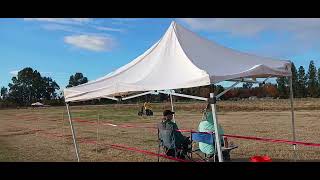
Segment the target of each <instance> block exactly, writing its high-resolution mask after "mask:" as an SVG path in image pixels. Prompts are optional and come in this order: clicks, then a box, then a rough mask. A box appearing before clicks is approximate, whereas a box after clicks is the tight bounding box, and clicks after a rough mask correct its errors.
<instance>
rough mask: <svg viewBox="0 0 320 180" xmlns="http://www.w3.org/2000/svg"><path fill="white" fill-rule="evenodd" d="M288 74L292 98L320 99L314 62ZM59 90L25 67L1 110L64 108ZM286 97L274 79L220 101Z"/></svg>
mask: <svg viewBox="0 0 320 180" xmlns="http://www.w3.org/2000/svg"><path fill="white" fill-rule="evenodd" d="M291 71H292V85H293V94H294V97H295V98H305V97H312V98H319V97H320V68H318V69H317V68H316V66H315V64H314V61H310V63H309V67H308V71H307V72H306V71H305V69H304V67H303V66H299V68H298V69H297V68H296V66H295V64H294V63H292V67H291ZM87 82H88V78H87V77H85V76H83V74H82V73H80V72H77V73H75V74H74V75H71V76H70V78H69V83H68V85H67V86H66V87H67V88H68V87H73V86H78V85H80V84H83V83H87ZM212 89H214V93H215V94H216V95H217V94H219V93H221V92H222V91H224V90H225V89H224V87H223V86H221V85H217V86H216V85H213V86H201V87H193V88H184V89H176V90H175V91H176V92H177V93H182V94H189V95H195V96H202V97H208V95H209V93H210V91H211V90H212ZM58 90H60V86H59V85H58V84H57V83H56V81H54V80H53V79H52V78H51V77H46V76H42V75H41V73H40V72H38V71H37V70H33V69H32V68H30V67H27V68H24V69H23V70H21V71H19V72H18V74H17V76H16V77H13V78H12V82H11V83H9V84H8V88H6V87H1V91H0V95H1V98H0V108H1V107H2V108H3V107H17V106H30V105H31V103H34V102H42V103H44V104H49V105H63V104H64V97H63V94H62V92H61V93H58ZM289 95H290V87H289V79H288V78H286V77H281V78H277V79H276V82H275V83H266V84H259V85H258V86H253V84H252V83H243V85H242V87H237V88H234V89H232V90H230V91H228V92H227V93H226V94H224V95H223V96H222V97H221V99H222V100H228V99H239V98H249V97H252V96H254V97H257V98H263V97H270V98H288V97H289ZM168 100H169V96H168V95H164V94H160V95H147V96H144V97H139V98H134V99H131V100H129V101H126V102H124V103H134V102H143V101H150V102H163V101H168ZM174 100H175V101H191V100H190V99H187V98H182V97H175V98H174ZM88 103H89V104H101V103H102V104H103V103H112V101H111V100H100V101H97V100H92V101H87V102H84V104H88ZM82 104H83V103H82Z"/></svg>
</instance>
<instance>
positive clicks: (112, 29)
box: [94, 26, 124, 32]
mask: <svg viewBox="0 0 320 180" xmlns="http://www.w3.org/2000/svg"><path fill="white" fill-rule="evenodd" d="M94 27H95V28H96V29H97V30H102V31H114V32H123V31H124V30H123V29H116V28H110V27H104V26H94Z"/></svg>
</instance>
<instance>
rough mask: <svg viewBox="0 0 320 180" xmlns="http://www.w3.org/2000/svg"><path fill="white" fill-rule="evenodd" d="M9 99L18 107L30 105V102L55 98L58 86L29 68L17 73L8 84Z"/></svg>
mask: <svg viewBox="0 0 320 180" xmlns="http://www.w3.org/2000/svg"><path fill="white" fill-rule="evenodd" d="M9 89H10V90H9V97H8V98H9V99H10V100H11V101H13V102H15V103H17V104H19V105H30V104H31V103H32V102H35V101H41V100H43V99H48V100H50V99H53V98H55V91H56V90H58V89H59V86H58V85H57V83H56V82H55V81H53V80H52V79H51V78H47V77H42V76H41V74H40V73H39V72H38V71H37V70H34V71H33V69H32V68H30V67H27V68H24V69H23V70H21V71H19V72H18V75H17V77H13V78H12V83H9Z"/></svg>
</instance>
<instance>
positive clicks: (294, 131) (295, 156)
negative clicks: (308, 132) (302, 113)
mask: <svg viewBox="0 0 320 180" xmlns="http://www.w3.org/2000/svg"><path fill="white" fill-rule="evenodd" d="M289 84H290V106H291V123H292V136H293V137H292V138H293V141H296V127H295V123H294V109H293V88H292V76H290V77H289ZM293 153H294V158H293V160H294V161H296V160H297V152H296V144H293Z"/></svg>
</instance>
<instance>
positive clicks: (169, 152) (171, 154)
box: [166, 149, 176, 157]
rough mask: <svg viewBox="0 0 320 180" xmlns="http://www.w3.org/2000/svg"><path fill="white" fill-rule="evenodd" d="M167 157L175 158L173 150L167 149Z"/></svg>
mask: <svg viewBox="0 0 320 180" xmlns="http://www.w3.org/2000/svg"><path fill="white" fill-rule="evenodd" d="M166 155H167V156H171V157H175V156H176V155H175V150H174V149H168V150H167V152H166Z"/></svg>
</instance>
